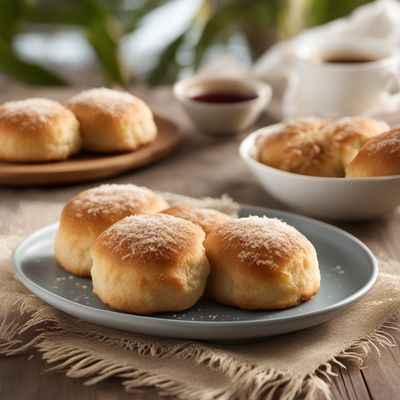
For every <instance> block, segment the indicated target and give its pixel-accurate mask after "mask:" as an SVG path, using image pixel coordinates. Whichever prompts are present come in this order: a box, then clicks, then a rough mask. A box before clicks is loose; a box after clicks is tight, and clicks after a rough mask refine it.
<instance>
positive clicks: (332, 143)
mask: <svg viewBox="0 0 400 400" xmlns="http://www.w3.org/2000/svg"><path fill="white" fill-rule="evenodd" d="M388 129H389V125H388V124H387V123H386V122H384V121H380V120H375V119H370V118H368V119H367V118H351V117H345V118H341V119H339V120H337V121H336V122H334V123H333V124H330V125H328V126H326V127H325V128H324V129H323V132H322V134H323V144H322V148H323V152H324V153H325V154H327V155H328V157H329V158H330V159H331V160H332V163H333V165H334V169H335V171H337V176H339V177H343V176H344V175H345V169H346V167H347V165H348V164H349V163H350V162H351V160H352V159H353V158H354V157H355V156H356V155H357V153H358V151H359V150H360V148H361V147H362V146H363V145H364V143H366V142H367V141H368V140H369V139H370V138H371V137H374V136H376V135H379V134H380V133H382V132H385V131H387V130H388Z"/></svg>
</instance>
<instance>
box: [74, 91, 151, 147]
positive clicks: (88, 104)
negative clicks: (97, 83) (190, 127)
mask: <svg viewBox="0 0 400 400" xmlns="http://www.w3.org/2000/svg"><path fill="white" fill-rule="evenodd" d="M67 106H68V107H69V108H70V109H71V110H72V112H73V113H74V114H75V115H76V117H77V118H78V120H79V123H80V130H81V135H82V139H83V150H86V151H91V152H99V153H108V152H123V151H132V150H135V149H136V148H138V147H139V146H141V145H144V144H147V143H150V142H153V141H154V140H155V139H156V136H157V127H156V124H155V122H154V118H153V114H152V112H151V110H150V108H149V107H148V106H147V105H146V103H145V102H144V101H143V100H141V99H139V98H137V97H135V96H132V95H131V94H129V93H126V92H121V91H117V90H111V89H106V88H98V89H91V90H87V91H84V92H81V93H80V94H78V95H76V96H74V97H72V98H71V99H70V100H69V101H68V102H67Z"/></svg>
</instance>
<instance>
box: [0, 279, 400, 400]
mask: <svg viewBox="0 0 400 400" xmlns="http://www.w3.org/2000/svg"><path fill="white" fill-rule="evenodd" d="M15 284H18V283H17V282H15ZM18 285H19V284H18ZM10 309H13V310H18V313H13V317H10V316H9V315H8V312H7V310H10ZM0 316H1V320H0V354H2V355H6V356H12V355H16V354H21V353H24V352H26V351H28V350H36V351H38V352H39V353H40V354H41V356H42V358H43V359H44V360H45V361H46V362H47V363H49V364H51V367H50V368H49V370H51V371H62V372H63V373H65V374H66V376H68V377H70V378H81V379H82V378H83V379H86V381H85V384H86V385H93V384H96V383H98V382H100V381H102V380H104V379H107V378H110V377H117V378H119V379H121V383H122V385H124V387H125V389H126V390H127V391H134V390H136V389H137V388H139V387H140V388H143V387H153V388H155V389H156V390H157V391H158V393H159V394H160V395H168V396H174V397H177V398H181V399H202V398H205V396H204V392H202V391H199V389H195V388H192V387H190V386H188V385H186V384H185V383H184V382H176V381H173V380H167V379H166V378H165V377H164V376H160V375H157V374H154V373H149V372H146V371H139V370H138V369H137V368H134V367H133V366H132V365H129V362H126V361H120V360H110V359H105V358H104V357H103V356H102V355H101V354H100V353H96V351H93V348H91V349H90V350H87V349H83V348H82V347H84V346H79V347H78V346H77V345H76V344H74V341H71V340H69V342H70V343H68V337H69V338H70V339H71V338H77V339H80V340H88V341H92V342H94V343H98V342H103V343H104V345H105V346H107V345H113V346H115V345H117V346H119V348H120V349H124V350H127V351H128V350H129V351H135V352H137V353H138V354H141V355H146V354H148V355H151V356H154V357H160V358H170V357H176V358H179V359H186V360H191V362H194V363H196V364H197V365H203V366H207V367H208V368H210V369H212V370H215V371H218V372H219V373H222V374H224V375H226V376H227V377H228V378H230V379H231V381H232V386H231V387H230V388H229V389H226V390H216V391H214V392H213V393H210V392H209V393H208V394H207V397H206V398H207V399H210V398H212V399H220V400H225V399H231V398H233V396H235V398H238V394H239V393H240V395H239V398H243V399H248V398H251V399H258V398H263V399H266V400H271V399H272V398H273V396H274V394H275V393H277V392H279V398H280V399H282V400H291V399H295V398H296V397H297V396H299V395H302V396H303V398H304V399H306V400H310V399H314V398H315V397H316V396H317V394H318V395H320V396H323V397H324V398H326V399H329V398H330V393H331V391H330V382H331V380H332V378H333V377H335V376H337V373H335V372H334V370H333V366H334V365H336V366H338V367H339V368H346V366H345V365H344V364H343V361H344V360H346V361H353V362H356V363H357V364H358V365H359V366H362V364H363V359H364V358H365V356H366V355H367V354H369V353H370V352H371V351H372V350H375V351H377V352H378V353H379V348H380V347H388V346H394V345H395V340H394V338H393V336H392V335H391V333H390V330H400V324H399V323H397V322H394V321H389V322H385V323H384V324H383V325H381V326H380V327H379V328H377V329H376V330H375V331H374V332H372V333H371V334H369V335H367V336H364V337H363V338H361V339H358V340H357V341H355V342H354V343H353V344H352V345H351V346H350V347H348V348H347V349H346V350H344V351H342V352H341V353H339V354H338V355H337V356H336V357H333V358H332V359H331V360H329V361H328V362H326V363H324V364H323V365H321V366H320V367H319V368H318V369H317V370H316V371H314V372H313V373H311V374H308V375H306V376H293V375H292V374H290V373H288V372H286V371H278V370H274V369H269V370H264V369H261V368H259V367H257V366H254V365H251V364H247V363H243V362H241V361H239V360H236V359H234V358H232V357H229V356H226V355H225V356H224V355H221V354H218V353H216V352H213V351H212V350H207V349H204V348H202V347H201V346H200V345H199V344H198V343H196V342H185V343H183V344H181V345H176V344H177V343H178V342H177V341H171V342H172V343H174V346H172V347H171V346H169V345H168V340H166V341H165V342H162V341H161V342H160V340H159V339H154V341H151V339H150V341H149V338H146V339H143V341H141V340H140V338H139V339H137V338H132V340H129V337H127V336H125V337H122V338H120V339H119V340H118V335H115V336H113V335H112V334H111V335H109V334H106V330H105V328H102V327H97V326H94V325H90V324H87V325H86V326H85V328H88V327H91V328H89V329H86V331H85V333H83V331H84V330H83V329H82V327H81V326H80V324H81V323H80V324H78V326H77V327H75V326H74V325H71V323H70V322H69V323H68V321H69V318H72V317H69V316H66V315H64V314H62V313H60V312H58V311H57V310H55V309H54V308H52V307H50V306H47V305H45V304H44V303H42V302H41V301H40V300H39V299H36V298H35V297H34V296H31V295H27V294H26V293H18V292H17V293H15V295H14V296H12V297H11V298H10V297H8V298H7V296H6V295H5V293H0ZM22 318H24V319H25V322H24V323H23V324H22V325H21V319H22ZM82 323H84V324H86V323H85V322H82ZM27 338H29V339H28V340H27ZM235 382H238V383H237V384H235ZM238 384H240V387H236V386H235V385H238Z"/></svg>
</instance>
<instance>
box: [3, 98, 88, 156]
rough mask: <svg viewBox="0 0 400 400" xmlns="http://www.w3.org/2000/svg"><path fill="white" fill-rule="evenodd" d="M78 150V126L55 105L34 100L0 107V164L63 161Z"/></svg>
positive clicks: (51, 102) (58, 105)
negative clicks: (1, 161) (3, 161)
mask: <svg viewBox="0 0 400 400" xmlns="http://www.w3.org/2000/svg"><path fill="white" fill-rule="evenodd" d="M80 148H81V137H80V133H79V123H78V121H77V119H76V118H75V116H74V114H73V113H72V112H71V111H70V110H68V109H67V108H65V107H64V106H63V105H61V104H60V103H58V102H57V101H53V100H48V99H41V98H34V99H26V100H20V101H10V102H8V103H4V104H2V105H1V106H0V160H5V161H15V162H40V161H56V160H64V159H65V158H67V157H69V156H70V155H72V154H75V153H77V152H78V151H79V150H80Z"/></svg>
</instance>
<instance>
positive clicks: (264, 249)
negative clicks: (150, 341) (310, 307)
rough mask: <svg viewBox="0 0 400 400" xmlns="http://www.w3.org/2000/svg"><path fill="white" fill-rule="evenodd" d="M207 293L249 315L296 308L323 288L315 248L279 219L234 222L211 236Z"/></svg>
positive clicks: (209, 239)
mask: <svg viewBox="0 0 400 400" xmlns="http://www.w3.org/2000/svg"><path fill="white" fill-rule="evenodd" d="M204 246H205V248H206V254H207V257H208V260H209V262H210V268H211V270H210V276H209V279H208V282H207V289H206V292H207V294H208V295H209V296H210V297H211V298H212V299H213V300H215V301H217V302H219V303H223V304H228V305H231V306H235V307H239V308H243V309H246V310H273V309H282V308H288V307H293V306H295V305H297V304H299V303H300V302H301V301H305V300H308V299H309V298H310V297H312V296H314V295H315V293H316V292H317V291H318V290H319V288H320V273H319V268H318V260H317V255H316V252H315V249H314V247H313V245H312V244H311V243H310V242H309V241H308V240H307V238H306V237H305V236H303V235H302V234H301V233H300V232H299V231H297V230H296V229H295V228H293V227H292V226H289V225H287V224H285V223H284V222H282V221H280V220H278V219H271V218H266V217H264V218H260V217H248V218H239V219H232V220H230V221H228V222H225V223H223V224H222V225H220V226H219V227H218V228H217V229H216V230H214V231H212V232H211V233H210V234H209V235H207V237H206V240H205V242H204Z"/></svg>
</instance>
